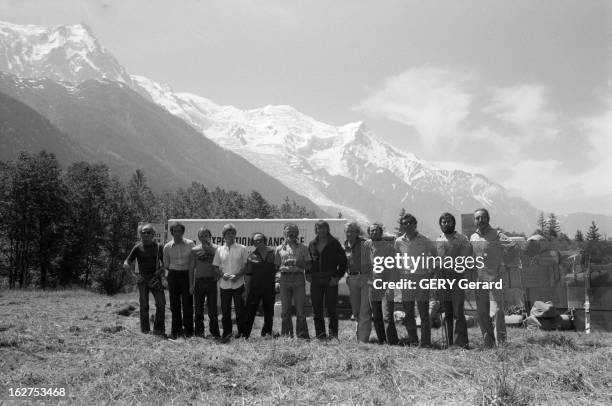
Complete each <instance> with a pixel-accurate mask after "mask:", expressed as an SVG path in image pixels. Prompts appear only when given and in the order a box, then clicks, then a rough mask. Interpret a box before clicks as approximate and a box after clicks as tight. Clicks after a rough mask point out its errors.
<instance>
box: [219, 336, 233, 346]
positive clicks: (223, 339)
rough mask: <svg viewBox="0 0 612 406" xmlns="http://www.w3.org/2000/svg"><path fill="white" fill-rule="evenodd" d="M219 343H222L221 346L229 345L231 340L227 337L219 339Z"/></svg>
mask: <svg viewBox="0 0 612 406" xmlns="http://www.w3.org/2000/svg"><path fill="white" fill-rule="evenodd" d="M219 342H220V343H221V344H227V343H229V342H230V338H229V336H226V337H221V338H220V339H219Z"/></svg>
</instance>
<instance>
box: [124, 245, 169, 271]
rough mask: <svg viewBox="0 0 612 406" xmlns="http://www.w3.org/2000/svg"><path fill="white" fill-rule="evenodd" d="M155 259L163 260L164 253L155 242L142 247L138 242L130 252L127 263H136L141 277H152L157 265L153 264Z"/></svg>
mask: <svg viewBox="0 0 612 406" xmlns="http://www.w3.org/2000/svg"><path fill="white" fill-rule="evenodd" d="M156 251H157V252H156ZM156 258H159V260H160V261H162V260H163V258H164V252H163V250H162V247H161V245H158V244H157V243H156V242H154V243H152V244H147V245H144V244H143V243H141V242H140V243H138V244H136V245H135V246H134V248H132V251H130V255H128V262H133V261H138V269H139V271H140V273H141V274H143V275H149V274H151V275H152V274H154V273H155V271H156V270H157V266H156V265H157V264H156V263H155V259H156Z"/></svg>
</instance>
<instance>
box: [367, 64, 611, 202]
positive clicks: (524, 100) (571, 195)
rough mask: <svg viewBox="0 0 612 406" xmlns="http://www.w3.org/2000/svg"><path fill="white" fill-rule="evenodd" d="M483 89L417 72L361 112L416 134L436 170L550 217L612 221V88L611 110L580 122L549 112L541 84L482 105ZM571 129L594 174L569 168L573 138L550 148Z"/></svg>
mask: <svg viewBox="0 0 612 406" xmlns="http://www.w3.org/2000/svg"><path fill="white" fill-rule="evenodd" d="M478 85H479V83H476V80H475V75H474V74H468V73H466V72H463V71H458V70H453V69H449V68H436V67H419V68H412V69H408V70H406V71H404V72H402V73H401V74H399V75H397V76H393V77H390V78H388V79H387V80H385V82H384V83H383V85H382V86H381V87H380V88H378V89H374V90H371V91H370V94H369V96H368V97H367V98H366V99H365V100H363V101H362V102H361V103H360V104H359V105H358V106H356V107H355V109H356V110H360V111H363V112H366V113H368V114H370V115H373V116H377V117H384V118H387V119H389V120H393V121H396V122H398V123H401V124H404V125H406V126H410V127H413V128H414V129H415V131H416V132H417V133H418V134H419V135H420V136H421V138H422V139H423V140H425V141H427V144H428V145H427V147H425V148H423V149H422V150H420V151H415V152H417V153H419V154H421V155H423V156H424V157H425V158H426V159H431V158H434V160H433V161H434V162H433V163H434V164H435V165H436V166H438V167H440V168H444V169H448V170H452V169H460V170H465V171H467V172H471V173H480V174H483V175H485V176H487V177H488V178H489V179H491V180H493V181H495V182H498V183H500V184H502V185H503V186H504V187H505V188H506V189H508V190H509V191H510V192H511V193H512V194H514V195H517V196H521V197H523V198H525V199H527V200H528V201H530V202H531V203H532V204H534V205H535V206H536V207H539V208H541V209H543V210H545V211H554V212H556V213H568V212H572V211H595V212H606V213H607V214H612V211H610V210H605V209H604V210H602V209H601V208H600V207H601V202H602V201H605V200H606V198H607V197H609V198H610V201H612V183H610V182H609V181H608V180H607V176H609V174H611V173H612V159H610V157H609V155H610V153H611V152H612V82H611V85H610V89H608V91H609V93H610V97H609V98H608V99H607V100H606V101H607V103H608V104H607V106H608V107H607V108H606V109H605V111H604V112H603V113H602V114H600V115H597V116H593V117H589V118H587V119H581V120H578V121H577V122H574V123H573V122H571V120H563V119H562V118H561V117H562V116H561V114H559V113H557V112H555V111H553V110H552V109H551V108H550V107H549V104H548V97H549V92H548V89H547V88H546V87H545V86H543V85H540V84H518V85H515V86H507V87H497V88H490V91H489V93H488V95H489V97H488V98H487V99H484V98H481V99H482V100H479V97H478V95H479V94H480V93H479V92H478V88H477V86H478ZM485 94H486V93H485ZM483 105H484V107H483V108H480V107H479V106H483ZM477 109H478V110H477ZM570 126H571V127H570ZM568 128H572V129H574V128H577V129H578V130H579V131H578V133H579V134H582V135H583V136H584V137H585V138H586V140H587V143H588V148H589V149H588V151H587V152H586V156H587V157H588V161H586V162H585V165H584V166H585V167H586V168H588V169H586V170H585V171H583V172H580V173H578V172H576V171H575V170H571V169H570V168H571V167H572V165H570V163H571V162H570V161H569V159H572V157H571V155H572V154H571V151H572V148H574V147H573V144H572V141H574V142H575V140H574V139H567V140H565V142H566V143H567V144H566V145H567V146H566V147H563V146H561V145H560V144H556V146H558V147H559V148H557V149H555V150H554V152H551V151H553V150H552V149H550V150H549V149H548V147H549V146H550V142H555V143H561V142H563V139H562V137H561V134H562V130H564V129H565V130H567V129H568ZM566 132H567V131H566ZM565 136H567V135H565ZM543 148H547V149H546V150H545V149H543ZM573 159H579V158H577V157H575V158H573ZM598 207H599V208H600V209H598ZM610 207H611V208H612V204H610Z"/></svg>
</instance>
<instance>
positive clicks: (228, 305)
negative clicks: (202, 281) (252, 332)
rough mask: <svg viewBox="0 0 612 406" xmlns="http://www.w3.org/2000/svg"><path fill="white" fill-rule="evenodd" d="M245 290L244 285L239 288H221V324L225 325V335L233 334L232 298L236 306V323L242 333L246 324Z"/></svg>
mask: <svg viewBox="0 0 612 406" xmlns="http://www.w3.org/2000/svg"><path fill="white" fill-rule="evenodd" d="M243 292H244V285H242V286H241V287H239V288H238V289H221V313H222V317H221V324H222V325H223V337H229V336H231V335H232V300H234V307H235V308H236V325H237V326H238V333H242V331H241V330H242V326H243V325H244V324H243V323H244V321H243V317H244V302H243V300H242V294H243Z"/></svg>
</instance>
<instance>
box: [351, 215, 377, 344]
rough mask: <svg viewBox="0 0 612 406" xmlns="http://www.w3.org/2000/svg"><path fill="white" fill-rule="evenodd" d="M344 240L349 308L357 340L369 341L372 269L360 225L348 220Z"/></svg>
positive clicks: (370, 330)
mask: <svg viewBox="0 0 612 406" xmlns="http://www.w3.org/2000/svg"><path fill="white" fill-rule="evenodd" d="M345 233H346V241H345V242H344V251H345V252H346V260H347V272H348V276H347V277H346V284H347V285H348V287H349V294H350V299H351V308H352V310H353V315H354V316H355V318H356V319H357V332H356V335H357V340H359V341H361V342H362V343H368V342H370V333H371V332H372V309H371V307H370V284H371V282H372V281H371V277H372V269H371V267H370V263H369V258H368V254H369V252H368V251H367V249H365V247H364V240H363V238H361V235H360V234H361V227H359V224H358V223H356V222H354V221H353V222H350V223H348V224H347V225H346V226H345Z"/></svg>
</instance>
